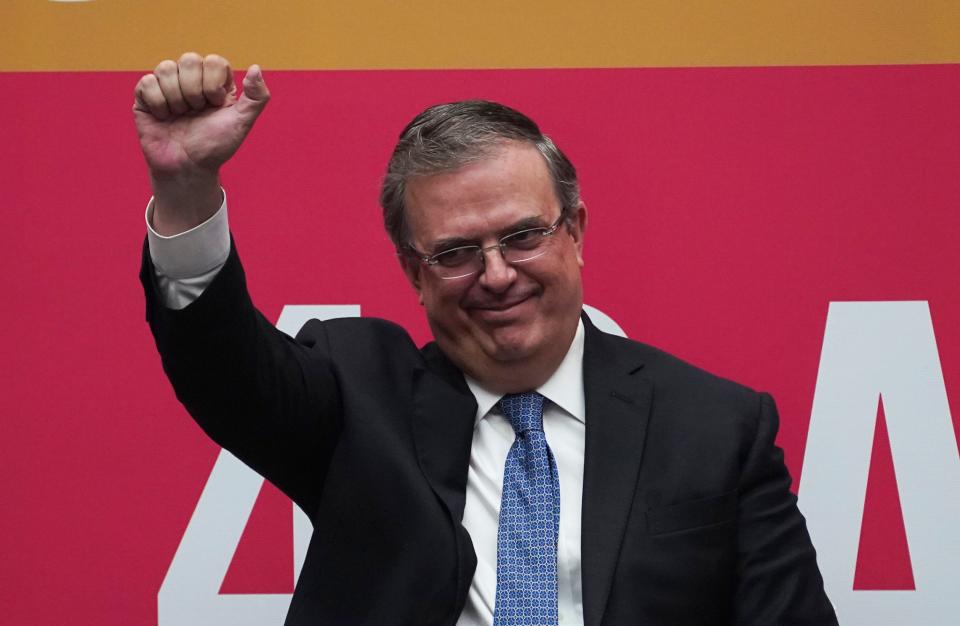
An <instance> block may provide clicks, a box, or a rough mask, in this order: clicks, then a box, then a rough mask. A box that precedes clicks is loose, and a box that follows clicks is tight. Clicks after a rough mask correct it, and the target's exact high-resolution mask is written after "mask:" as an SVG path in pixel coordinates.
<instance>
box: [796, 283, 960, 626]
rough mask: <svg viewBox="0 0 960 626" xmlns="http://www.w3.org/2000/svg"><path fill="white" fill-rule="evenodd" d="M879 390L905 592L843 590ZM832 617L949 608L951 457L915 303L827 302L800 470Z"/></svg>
mask: <svg viewBox="0 0 960 626" xmlns="http://www.w3.org/2000/svg"><path fill="white" fill-rule="evenodd" d="M881 395H882V397H883V408H884V414H885V417H886V424H887V432H888V433H889V438H890V451H891V454H892V457H893V466H894V472H895V473H896V477H897V483H898V491H899V495H900V504H901V508H902V510H903V523H904V529H905V532H906V537H907V544H908V546H909V550H910V557H911V561H912V564H913V579H914V583H915V586H916V591H854V590H853V579H854V572H855V570H856V564H857V549H858V547H859V543H860V528H861V523H862V520H863V509H864V498H865V496H866V489H867V475H868V472H869V468H870V454H871V451H872V449H873V440H874V429H875V427H876V421H877V403H878V400H879V398H880V396H881ZM799 497H800V507H801V509H802V510H803V512H804V514H805V515H806V516H807V523H808V526H809V528H810V534H811V535H812V537H813V542H814V545H815V546H816V549H817V560H818V562H819V564H820V569H821V571H822V572H823V577H824V582H825V584H826V587H827V593H828V594H829V596H830V599H831V600H832V601H833V604H834V606H835V607H836V609H837V615H838V617H839V619H840V623H841V624H862V625H864V626H866V625H868V624H869V625H874V624H947V623H957V622H956V620H957V619H958V616H960V592H958V589H960V587H958V586H957V564H958V563H960V455H958V452H957V442H956V438H955V436H954V431H953V423H952V421H951V418H950V409H949V406H948V404H947V394H946V387H945V385H944V380H943V372H942V371H941V368H940V358H939V354H938V351H937V344H936V339H935V337H934V332H933V322H932V320H931V317H930V308H929V306H928V305H927V303H926V302H832V303H830V309H829V312H828V314H827V324H826V331H825V333H824V338H823V352H822V353H821V357H820V370H819V372H818V374H817V388H816V392H815V393H814V399H813V410H812V413H811V416H810V430H809V435H808V438H807V445H806V452H805V453H804V459H803V472H802V474H801V480H800V496H799Z"/></svg>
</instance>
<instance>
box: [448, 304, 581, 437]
mask: <svg viewBox="0 0 960 626" xmlns="http://www.w3.org/2000/svg"><path fill="white" fill-rule="evenodd" d="M583 335H584V331H583V320H580V321H578V322H577V332H576V334H574V336H573V341H572V342H571V343H570V348H569V349H568V350H567V354H566V356H564V357H563V361H561V362H560V367H558V368H557V369H556V370H555V371H554V372H553V374H552V375H551V376H550V378H548V379H547V381H546V382H545V383H543V384H542V385H540V386H539V387H537V389H536V391H537V393H539V394H540V395H542V396H543V397H545V398H547V399H548V400H550V402H552V403H554V404H555V405H557V406H558V407H560V408H561V409H563V410H564V411H566V412H567V413H569V414H570V415H572V416H573V417H574V418H576V419H577V420H579V421H581V422H583V423H586V414H587V409H586V401H585V399H584V393H583ZM464 378H465V379H466V381H467V386H468V387H470V391H471V392H473V395H474V397H475V398H476V399H477V419H476V423H475V424H474V426H476V424H479V423H480V420H482V419H483V418H484V417H486V415H487V413H489V412H490V411H491V409H493V408H494V407H495V406H496V405H497V403H498V402H500V398H502V397H503V394H499V393H495V392H493V391H490V390H489V389H486V388H484V387H483V386H482V385H481V384H480V383H479V382H477V381H476V380H474V379H473V378H471V377H469V376H467V375H466V374H464Z"/></svg>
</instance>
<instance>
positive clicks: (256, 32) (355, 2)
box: [0, 0, 960, 71]
mask: <svg viewBox="0 0 960 626" xmlns="http://www.w3.org/2000/svg"><path fill="white" fill-rule="evenodd" d="M186 50H196V51H198V52H201V53H208V52H213V51H216V52H218V53H220V54H223V55H224V56H226V57H227V58H229V59H230V60H231V61H232V62H233V64H234V65H235V66H236V67H241V66H245V65H247V64H249V63H252V62H258V63H261V64H262V65H264V66H265V67H268V68H270V69H413V68H417V69H419V68H450V69H453V68H529V67H537V68H549V67H689V66H771V65H875V64H902V63H956V62H960V2H957V1H956V0H916V1H915V2H902V1H900V2H893V1H889V0H877V1H873V2H868V1H864V0H843V1H837V0H807V1H805V2H787V1H786V0H753V1H743V0H741V1H733V0H731V1H726V2H724V1H720V0H689V1H683V0H646V1H637V0H631V1H604V0H597V1H596V2H586V1H579V2H573V1H567V0H533V1H524V0H519V1H518V0H511V1H505V0H491V1H489V2H482V3H480V2H451V1H450V0H423V1H409V2H402V1H400V0H379V1H374V0H349V1H348V0H341V1H338V2H330V1H326V2H324V1H318V0H286V1H285V0H279V1H277V2H260V1H257V0H249V1H246V2H223V1H216V0H211V1H208V2H195V1H193V0H166V1H150V2H130V1H121V0H89V1H83V0H74V1H71V2H66V1H55V0H4V1H3V2H2V4H0V71H35V70H40V71H43V70H145V69H149V68H152V67H153V66H154V65H155V64H156V63H157V62H158V61H159V60H161V59H163V58H170V57H172V58H176V57H177V56H178V55H179V54H180V53H181V52H183V51H186Z"/></svg>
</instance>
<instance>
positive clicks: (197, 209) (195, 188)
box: [150, 172, 223, 237]
mask: <svg viewBox="0 0 960 626" xmlns="http://www.w3.org/2000/svg"><path fill="white" fill-rule="evenodd" d="M150 182H151V185H152V187H153V197H154V204H153V219H152V226H153V229H154V230H155V231H156V232H157V233H158V234H160V235H163V236H165V237H168V236H171V235H176V234H179V233H182V232H185V231H188V230H190V229H191V228H194V227H195V226H199V225H200V224H202V223H203V222H205V221H207V220H208V219H209V218H210V217H211V216H213V214H214V213H216V212H217V210H218V209H219V208H220V205H221V204H222V203H223V192H222V190H221V188H220V179H219V176H218V175H217V174H216V173H215V172H214V173H189V174H183V173H182V174H178V175H176V176H158V175H157V174H155V173H153V172H151V174H150Z"/></svg>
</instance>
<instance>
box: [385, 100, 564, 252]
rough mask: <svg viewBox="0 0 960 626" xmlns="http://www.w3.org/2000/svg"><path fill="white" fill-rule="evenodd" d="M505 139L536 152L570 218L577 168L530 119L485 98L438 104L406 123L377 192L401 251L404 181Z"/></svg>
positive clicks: (470, 158)
mask: <svg viewBox="0 0 960 626" xmlns="http://www.w3.org/2000/svg"><path fill="white" fill-rule="evenodd" d="M504 141H522V142H526V143H529V144H531V145H533V146H534V147H536V148H537V150H539V151H540V154H542V155H543V158H544V160H545V161H546V164H547V170H548V171H549V172H550V177H551V178H552V179H553V187H554V191H555V192H556V194H557V200H559V202H560V209H561V212H562V214H563V215H564V216H565V218H566V219H567V220H570V219H572V215H573V212H574V210H575V209H576V207H577V206H579V204H580V185H579V184H578V183H577V170H576V169H575V168H574V167H573V164H572V163H571V162H570V160H569V159H568V158H567V157H566V155H564V154H563V152H561V151H560V148H558V147H557V146H556V144H554V143H553V141H552V140H551V139H550V138H549V137H547V136H546V135H544V134H543V133H541V132H540V128H539V127H538V126H537V124H536V122H534V121H533V120H532V119H530V118H529V117H527V116H526V115H524V114H523V113H520V112H519V111H516V110H514V109H511V108H510V107H508V106H504V105H502V104H497V103H496V102H488V101H486V100H463V101H461V102H451V103H449V104H438V105H435V106H432V107H430V108H428V109H427V110H425V111H424V112H423V113H421V114H420V115H418V116H417V117H415V118H414V119H413V121H411V122H410V123H409V124H407V127H406V128H404V129H403V132H401V133H400V139H399V140H398V141H397V145H396V147H395V148H394V149H393V155H392V156H391V157H390V163H389V164H388V165H387V173H386V176H384V179H383V186H382V187H381V189H380V206H381V207H383V225H384V228H386V230H387V233H388V234H389V235H390V239H391V240H392V241H393V244H394V245H395V246H396V247H397V250H401V249H403V248H404V247H406V245H407V243H408V241H407V240H408V237H409V233H408V232H407V223H406V219H405V217H404V195H405V193H406V188H407V181H408V180H410V179H411V178H413V177H416V176H427V175H430V174H439V173H441V172H450V171H454V170H457V169H459V168H461V167H463V166H464V165H467V164H468V163H471V162H475V161H478V160H480V159H483V158H484V157H486V156H488V155H489V154H490V152H492V151H493V150H494V149H495V148H496V147H498V146H499V145H501V144H502V143H503V142H504Z"/></svg>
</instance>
